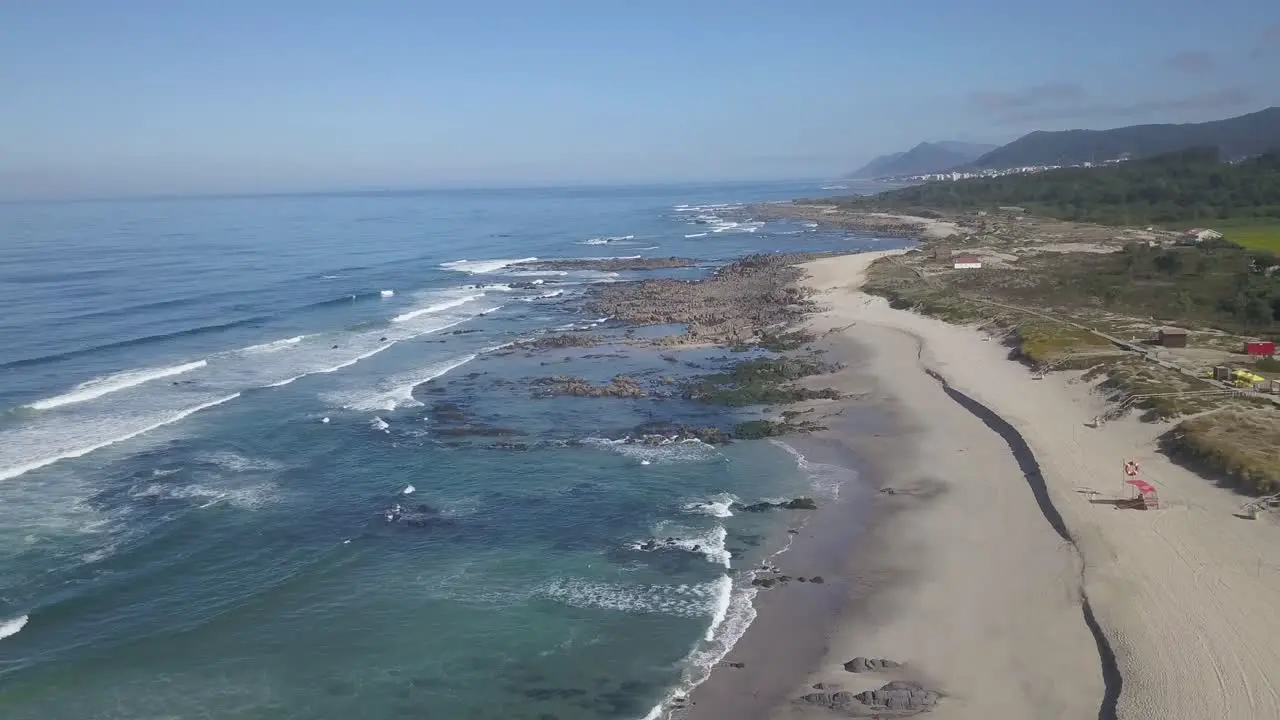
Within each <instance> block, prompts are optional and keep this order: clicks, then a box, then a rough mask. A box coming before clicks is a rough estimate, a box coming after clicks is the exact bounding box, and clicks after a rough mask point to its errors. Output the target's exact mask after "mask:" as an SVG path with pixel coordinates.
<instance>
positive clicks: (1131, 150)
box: [957, 107, 1280, 170]
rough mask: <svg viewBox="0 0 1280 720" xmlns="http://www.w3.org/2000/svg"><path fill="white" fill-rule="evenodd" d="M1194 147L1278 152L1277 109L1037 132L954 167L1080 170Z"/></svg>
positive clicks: (1224, 153) (1225, 152) (1229, 152)
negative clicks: (1201, 118) (1174, 121)
mask: <svg viewBox="0 0 1280 720" xmlns="http://www.w3.org/2000/svg"><path fill="white" fill-rule="evenodd" d="M1194 147H1213V148H1217V149H1218V153H1219V155H1220V156H1221V157H1222V158H1223V159H1224V160H1232V159H1237V158H1242V157H1250V156H1255V155H1260V154H1262V153H1264V152H1267V151H1268V150H1272V149H1276V148H1280V107H1272V108H1267V109H1265V110H1259V111H1258V112H1253V113H1249V114H1247V115H1240V116H1238V117H1233V118H1227V119H1225V120H1213V121H1211V122H1203V123H1183V124H1179V125H1174V124H1163V125H1130V126H1128V127H1120V128H1113V129H1111V130H1057V131H1044V130H1037V131H1036V132H1033V133H1029V134H1027V135H1023V136H1022V137H1020V138H1018V139H1017V140H1014V141H1013V142H1011V143H1009V144H1008V145H1002V146H1000V147H998V148H996V149H994V150H991V151H990V152H988V153H986V154H984V155H982V156H981V157H979V158H977V159H975V160H972V161H969V162H968V163H967V164H964V163H958V164H957V165H963V167H962V168H961V169H965V170H987V169H990V170H1003V169H1008V168H1016V167H1027V166H1036V165H1080V164H1082V163H1086V162H1102V161H1104V160H1113V159H1116V158H1119V157H1121V156H1124V155H1128V156H1130V157H1132V158H1135V159H1141V158H1149V157H1154V156H1157V155H1164V154H1166V153H1174V152H1181V151H1183V150H1187V149H1190V148H1194Z"/></svg>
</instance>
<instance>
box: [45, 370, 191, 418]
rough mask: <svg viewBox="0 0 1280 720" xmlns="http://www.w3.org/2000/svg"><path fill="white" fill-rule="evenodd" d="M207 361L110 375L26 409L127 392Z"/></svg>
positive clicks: (61, 404) (69, 403) (60, 405)
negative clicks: (122, 391)
mask: <svg viewBox="0 0 1280 720" xmlns="http://www.w3.org/2000/svg"><path fill="white" fill-rule="evenodd" d="M208 364H209V363H208V362H207V361H205V360H197V361H195V362H189V363H183V364H182V365H173V366H171V367H164V368H154V369H150V370H131V371H129V372H123V373H120V374H118V375H108V376H107V377H102V378H96V379H93V380H90V381H88V382H83V383H80V384H79V385H77V386H76V387H75V389H74V390H72V391H71V392H68V393H64V394H62V395H55V396H54V397H51V398H46V399H44V400H37V401H35V402H33V403H31V404H30V405H27V406H26V407H29V408H31V409H32V410H51V409H53V408H56V407H62V406H63V405H71V404H74V403H81V402H85V401H86V400H93V399H94V398H100V397H102V396H103V395H108V394H110V393H113V392H118V391H120V390H127V389H129V388H131V387H137V386H139V385H141V384H143V383H148V382H151V381H152V380H159V379H161V378H167V377H173V376H174V375H181V374H183V373H189V372H191V371H192V370H199V369H200V368H202V367H206V366H208Z"/></svg>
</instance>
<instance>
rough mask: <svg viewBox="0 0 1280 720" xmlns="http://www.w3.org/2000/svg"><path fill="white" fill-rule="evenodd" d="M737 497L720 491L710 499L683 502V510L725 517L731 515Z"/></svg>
mask: <svg viewBox="0 0 1280 720" xmlns="http://www.w3.org/2000/svg"><path fill="white" fill-rule="evenodd" d="M736 501H737V498H736V497H734V496H733V495H730V494H729V493H720V494H719V495H716V496H715V497H713V498H711V499H710V500H703V501H701V502H691V503H685V506H684V510H685V512H690V513H700V514H702V515H710V516H711V517H718V518H727V517H733V510H731V509H730V508H732V507H733V503H734V502H736Z"/></svg>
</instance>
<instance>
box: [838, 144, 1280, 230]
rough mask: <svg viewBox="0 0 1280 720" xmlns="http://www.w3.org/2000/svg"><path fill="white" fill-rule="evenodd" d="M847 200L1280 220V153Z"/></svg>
mask: <svg viewBox="0 0 1280 720" xmlns="http://www.w3.org/2000/svg"><path fill="white" fill-rule="evenodd" d="M841 204H843V205H846V206H853V207H873V208H878V209H889V208H891V209H899V210H900V209H904V208H934V209H947V210H969V209H991V208H995V207H999V206H1010V205H1014V206H1019V207H1023V208H1026V209H1027V211H1028V212H1030V213H1033V214H1038V215H1045V216H1048V217H1056V218H1060V219H1063V220H1071V221H1076V222H1094V223H1101V224H1106V225H1174V224H1210V223H1211V222H1212V221H1215V220H1238V219H1259V220H1264V219H1265V220H1268V221H1280V150H1272V151H1270V152H1267V153H1264V154H1262V155H1260V156H1258V157H1255V158H1251V159H1248V160H1243V161H1240V162H1236V163H1222V162H1219V158H1218V151H1217V149H1216V148H1212V147H1207V148H1192V149H1190V150H1184V151H1182V152H1177V153H1170V154H1167V155H1160V156H1157V157H1153V158H1147V159H1144V160H1134V161H1130V162H1124V163H1118V164H1115V165H1106V166H1101V167H1090V168H1083V167H1081V168H1060V169H1056V170H1046V171H1044V172H1039V173H1028V174H1018V175H1003V176H1000V177H990V178H987V177H984V178H970V179H965V180H958V181H953V182H947V181H939V182H928V183H925V184H923V185H915V186H912V187H907V188H901V189H898V190H890V191H888V192H884V193H880V194H878V195H872V196H868V197H861V198H849V199H847V200H845V201H843V202H842V203H841Z"/></svg>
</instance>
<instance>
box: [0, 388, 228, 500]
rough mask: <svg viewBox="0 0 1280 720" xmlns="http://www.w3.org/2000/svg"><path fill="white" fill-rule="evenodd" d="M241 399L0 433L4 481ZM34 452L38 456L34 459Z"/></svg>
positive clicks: (36, 426) (220, 400)
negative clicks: (106, 422) (115, 421)
mask: <svg viewBox="0 0 1280 720" xmlns="http://www.w3.org/2000/svg"><path fill="white" fill-rule="evenodd" d="M238 397H240V393H238V392H237V393H232V394H231V395H226V396H224V397H220V398H216V399H213V400H209V401H207V402H203V403H200V404H199V405H194V406H192V407H188V408H184V409H181V410H178V411H176V412H174V413H172V414H168V415H163V416H161V417H159V418H158V419H156V417H155V416H154V415H151V416H143V417H142V418H138V419H133V418H128V419H126V422H124V423H120V424H119V425H117V426H113V427H106V428H104V427H102V426H100V425H97V424H96V423H92V422H89V423H80V424H79V426H78V425H77V424H75V423H68V424H66V425H65V426H63V427H60V428H58V430H60V432H58V431H55V432H52V433H47V432H41V431H42V430H45V426H43V425H38V424H37V425H27V426H22V427H18V428H14V429H13V430H7V431H5V432H0V480H8V479H9V478H13V477H17V476H19V475H22V474H23V473H27V472H31V471H32V470H36V469H39V468H42V467H45V466H47V465H52V464H53V463H56V462H58V461H59V460H69V459H71V458H78V457H82V456H84V455H88V454H89V453H91V452H94V451H95V450H101V449H102V448H105V447H109V446H111V445H115V444H116V443H121V442H124V441H126V440H132V439H133V438H135V437H138V436H139V435H142V434H144V433H148V432H151V431H152V430H155V429H157V428H161V427H164V426H165V425H170V424H172V423H176V422H178V421H179V420H182V419H184V418H187V417H189V416H191V415H193V414H195V413H198V412H200V411H201V410H207V409H208V408H211V407H214V406H217V405H221V404H223V403H225V402H230V401H231V400H234V399H236V398H238ZM128 420H134V422H132V423H131V422H128ZM144 423H145V424H144ZM33 450H34V451H35V457H32V451H33Z"/></svg>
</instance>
